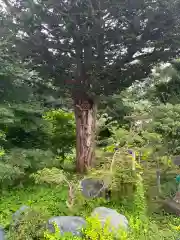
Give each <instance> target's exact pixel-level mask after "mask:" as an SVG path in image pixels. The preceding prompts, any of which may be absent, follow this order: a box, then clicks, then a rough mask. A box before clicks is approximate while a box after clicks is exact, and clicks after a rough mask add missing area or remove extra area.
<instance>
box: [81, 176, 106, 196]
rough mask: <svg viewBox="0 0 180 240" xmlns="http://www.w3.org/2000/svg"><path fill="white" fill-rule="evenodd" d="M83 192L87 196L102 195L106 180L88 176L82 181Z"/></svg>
mask: <svg viewBox="0 0 180 240" xmlns="http://www.w3.org/2000/svg"><path fill="white" fill-rule="evenodd" d="M80 184H81V190H82V194H83V196H84V197H86V198H95V197H101V196H102V192H103V191H104V190H105V186H104V182H103V181H102V180H100V179H93V178H87V179H83V180H82V181H81V183H80Z"/></svg>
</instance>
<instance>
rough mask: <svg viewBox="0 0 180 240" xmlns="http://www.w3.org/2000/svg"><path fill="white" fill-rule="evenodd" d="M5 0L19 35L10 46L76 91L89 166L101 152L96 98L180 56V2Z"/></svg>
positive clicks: (80, 138)
mask: <svg viewBox="0 0 180 240" xmlns="http://www.w3.org/2000/svg"><path fill="white" fill-rule="evenodd" d="M4 3H5V5H6V14H5V19H3V20H2V23H3V24H2V29H4V28H5V29H6V31H7V32H8V31H9V34H10V36H11V40H12V44H9V45H11V46H10V48H9V49H10V50H11V51H13V52H14V53H15V55H16V56H17V57H21V59H23V61H25V62H27V63H28V65H29V66H30V67H31V68H33V69H35V70H36V71H38V72H39V73H40V74H41V76H42V77H43V78H44V79H45V80H46V82H48V83H52V84H53V85H54V86H56V89H58V91H59V92H63V93H67V92H69V90H70V94H71V96H72V98H73V100H74V105H75V116H76V126H77V131H76V133H77V134H76V135H77V162H78V164H77V167H78V170H79V171H84V170H85V168H86V166H87V167H88V166H91V165H92V159H93V157H94V154H93V152H94V151H93V146H94V135H95V134H94V132H95V118H96V106H95V99H96V98H95V97H99V96H102V95H109V94H112V93H115V92H118V91H122V90H123V89H125V88H127V87H129V86H131V84H132V83H133V82H134V81H136V80H140V81H141V80H143V79H144V78H145V77H147V76H148V74H149V73H150V72H151V70H152V67H153V66H154V64H156V63H158V62H166V61H168V60H170V59H172V58H175V57H176V56H177V55H178V54H179V34H180V31H179V30H180V29H179V28H180V27H179V26H180V25H179V20H180V18H179V12H178V9H179V6H180V5H179V1H178V0H176V1H174V0H170V1H167V0H156V1H152V0H138V1H133V0H126V1H124V0H123V1H119V0H109V1H106V0H100V1H99V0H75V1H74V0H73V1H72V0H67V1H64V0H61V1H59V0H58V1H57V0H47V1H41V0H38V1H30V0H29V1H27V0H17V1H15V2H11V1H8V0H4ZM7 22H8V24H7ZM9 43H10V41H9ZM80 166H81V167H80Z"/></svg>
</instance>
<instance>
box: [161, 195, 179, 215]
mask: <svg viewBox="0 0 180 240" xmlns="http://www.w3.org/2000/svg"><path fill="white" fill-rule="evenodd" d="M163 208H164V210H166V211H167V212H168V213H172V214H175V215H176V216H180V203H177V202H176V201H174V200H172V199H167V200H165V201H163Z"/></svg>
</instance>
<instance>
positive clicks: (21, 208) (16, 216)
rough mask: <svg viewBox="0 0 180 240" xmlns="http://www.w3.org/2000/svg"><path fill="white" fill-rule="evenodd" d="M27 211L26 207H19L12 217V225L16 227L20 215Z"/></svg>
mask: <svg viewBox="0 0 180 240" xmlns="http://www.w3.org/2000/svg"><path fill="white" fill-rule="evenodd" d="M29 209H30V207H28V206H26V205H23V206H22V207H20V208H19V209H18V210H17V211H16V212H15V213H14V214H13V216H12V224H13V225H16V224H17V223H18V221H19V219H20V218H21V216H22V214H23V213H25V212H26V211H28V210H29Z"/></svg>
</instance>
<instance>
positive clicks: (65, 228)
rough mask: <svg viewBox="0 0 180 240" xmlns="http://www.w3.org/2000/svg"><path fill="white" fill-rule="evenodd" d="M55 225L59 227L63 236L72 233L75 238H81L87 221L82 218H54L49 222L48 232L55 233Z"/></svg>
mask: <svg viewBox="0 0 180 240" xmlns="http://www.w3.org/2000/svg"><path fill="white" fill-rule="evenodd" d="M54 223H55V224H56V225H57V226H58V228H59V230H60V233H61V235H63V234H64V233H72V235H73V236H81V229H82V228H83V227H85V225H86V221H85V220H84V219H83V218H82V217H75V216H60V217H52V218H50V219H49V221H48V230H49V231H50V232H55V229H54Z"/></svg>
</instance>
